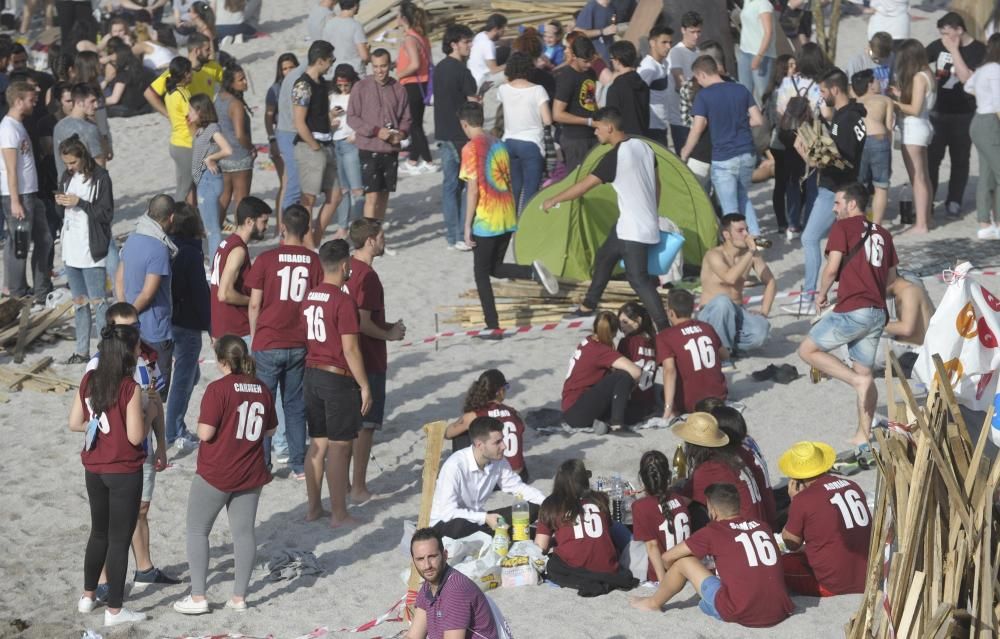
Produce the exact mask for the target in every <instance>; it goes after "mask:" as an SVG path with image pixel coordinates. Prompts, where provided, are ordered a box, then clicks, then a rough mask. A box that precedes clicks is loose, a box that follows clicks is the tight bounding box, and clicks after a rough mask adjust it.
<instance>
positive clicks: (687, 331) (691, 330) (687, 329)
mask: <svg viewBox="0 0 1000 639" xmlns="http://www.w3.org/2000/svg"><path fill="white" fill-rule="evenodd" d="M681 335H701V326H698V325H697V324H695V325H693V326H682V327H681Z"/></svg>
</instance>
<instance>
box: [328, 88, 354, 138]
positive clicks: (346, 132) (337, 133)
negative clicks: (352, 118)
mask: <svg viewBox="0 0 1000 639" xmlns="http://www.w3.org/2000/svg"><path fill="white" fill-rule="evenodd" d="M350 99H351V94H350V93H330V109H331V110H332V109H333V107H340V108H341V109H343V111H342V112H341V113H340V116H339V117H340V125H339V126H338V127H337V128H336V129H334V130H333V139H334V140H346V139H347V138H348V137H349V136H350V135H351V134H352V133H354V129H352V128H351V126H350V125H349V124H347V103H348V102H349V101H350Z"/></svg>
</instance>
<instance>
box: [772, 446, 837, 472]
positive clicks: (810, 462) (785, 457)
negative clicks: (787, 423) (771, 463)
mask: <svg viewBox="0 0 1000 639" xmlns="http://www.w3.org/2000/svg"><path fill="white" fill-rule="evenodd" d="M836 460H837V453H836V451H834V450H833V447H832V446H830V445H829V444H824V443H823V442H799V443H797V444H794V445H792V447H791V448H789V449H788V450H786V451H785V452H784V453H783V454H782V455H781V457H780V458H778V467H779V468H781V472H783V473H785V475H787V476H788V477H791V478H792V479H811V478H812V477H818V476H820V475H822V474H823V473H825V472H826V471H828V470H830V469H831V468H833V462H835V461H836Z"/></svg>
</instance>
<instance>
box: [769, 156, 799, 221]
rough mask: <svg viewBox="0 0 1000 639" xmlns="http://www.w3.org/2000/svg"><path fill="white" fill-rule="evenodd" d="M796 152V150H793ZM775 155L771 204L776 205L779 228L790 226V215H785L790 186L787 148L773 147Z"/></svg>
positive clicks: (775, 215) (775, 211)
mask: <svg viewBox="0 0 1000 639" xmlns="http://www.w3.org/2000/svg"><path fill="white" fill-rule="evenodd" d="M792 152H793V153H795V151H792ZM771 156H772V157H774V187H773V188H772V189H771V206H773V207H774V217H775V218H776V219H777V220H778V230H784V229H787V228H788V216H787V215H785V192H786V190H787V187H788V167H787V166H786V164H785V150H784V149H775V148H773V147H772V148H771Z"/></svg>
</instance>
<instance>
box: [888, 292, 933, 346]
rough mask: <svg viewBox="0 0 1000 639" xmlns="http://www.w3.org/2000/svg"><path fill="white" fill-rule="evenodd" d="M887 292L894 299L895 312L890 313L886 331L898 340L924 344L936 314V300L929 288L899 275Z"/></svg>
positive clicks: (916, 344)
mask: <svg viewBox="0 0 1000 639" xmlns="http://www.w3.org/2000/svg"><path fill="white" fill-rule="evenodd" d="M885 292H886V297H887V298H889V299H891V300H893V301H894V306H895V309H893V310H895V312H894V313H890V314H889V317H890V318H891V319H890V320H889V323H888V324H886V325H885V331H884V332H885V333H886V334H887V335H888V336H889V337H890V338H892V339H894V340H896V341H897V342H903V343H905V344H912V345H915V346H922V345H923V343H924V336H925V335H926V334H927V326H928V325H929V324H930V322H931V315H933V314H934V302H932V301H931V298H930V295H928V294H927V290H926V289H925V288H924V287H922V286H920V285H919V284H914V283H913V282H910V281H907V280H906V279H905V278H904V277H902V276H899V277H897V278H896V279H894V280H893V281H892V283H891V284H889V286H887V287H886V291H885Z"/></svg>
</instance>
